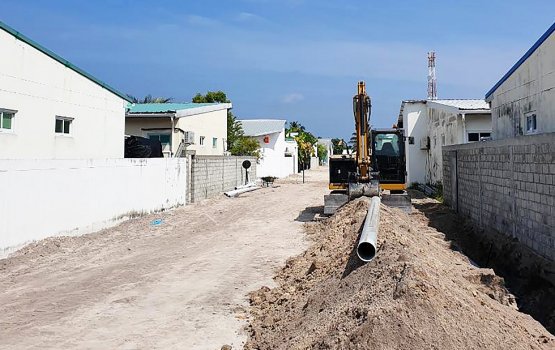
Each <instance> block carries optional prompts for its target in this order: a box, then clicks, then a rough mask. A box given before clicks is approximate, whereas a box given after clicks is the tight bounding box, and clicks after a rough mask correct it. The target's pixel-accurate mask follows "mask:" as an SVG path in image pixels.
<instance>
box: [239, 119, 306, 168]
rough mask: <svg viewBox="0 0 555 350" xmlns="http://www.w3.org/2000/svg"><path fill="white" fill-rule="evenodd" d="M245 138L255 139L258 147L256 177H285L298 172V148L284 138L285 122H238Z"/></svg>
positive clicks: (268, 120)
mask: <svg viewBox="0 0 555 350" xmlns="http://www.w3.org/2000/svg"><path fill="white" fill-rule="evenodd" d="M239 122H240V123H241V125H242V126H243V132H244V134H245V136H250V137H253V138H255V139H256V140H257V141H258V144H259V145H260V154H261V159H259V161H258V164H257V165H256V174H257V176H258V177H265V176H274V177H279V178H283V177H287V176H289V175H291V174H295V173H297V171H298V164H297V163H298V147H297V142H296V141H295V140H294V139H292V138H286V137H285V122H286V121H285V120H279V119H252V120H240V121H239Z"/></svg>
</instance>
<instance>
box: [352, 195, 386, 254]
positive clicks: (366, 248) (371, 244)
mask: <svg viewBox="0 0 555 350" xmlns="http://www.w3.org/2000/svg"><path fill="white" fill-rule="evenodd" d="M380 203H381V200H380V197H378V196H375V197H372V198H371V199H370V204H369V206H368V213H367V214H366V219H365V220H364V225H363V226H362V233H361V234H360V240H359V241H358V246H357V255H358V257H359V258H360V260H362V261H365V262H369V261H372V259H374V257H375V256H376V248H377V240H378V229H379V227H380Z"/></svg>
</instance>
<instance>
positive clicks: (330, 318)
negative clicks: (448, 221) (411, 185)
mask: <svg viewBox="0 0 555 350" xmlns="http://www.w3.org/2000/svg"><path fill="white" fill-rule="evenodd" d="M366 206H367V204H366V202H365V201H364V200H358V201H353V202H351V203H349V204H348V205H346V206H345V207H344V208H342V209H341V210H340V211H339V212H338V213H336V215H334V216H333V217H331V218H329V219H326V220H324V221H321V222H316V223H310V224H307V227H306V230H307V232H308V234H309V236H310V237H311V239H312V244H311V247H310V248H309V250H307V251H306V252H305V253H304V254H302V255H301V256H298V257H295V258H292V259H290V260H289V261H288V262H287V264H286V266H285V267H284V268H283V269H282V270H281V271H280V272H279V274H278V276H276V282H277V283H278V287H276V288H274V289H269V288H266V287H263V288H261V289H260V290H258V291H256V292H254V293H252V294H251V296H250V299H251V306H252V307H251V317H250V318H251V319H250V326H249V328H248V332H249V335H250V337H249V341H248V343H247V344H246V349H309V348H315V349H484V348H487V349H507V348H514V349H553V348H555V339H554V338H553V336H552V335H551V334H550V333H549V332H548V331H547V330H545V328H544V327H543V326H541V325H540V324H539V323H538V322H537V321H535V320H534V319H532V318H531V317H530V316H528V315H526V314H523V313H521V312H519V311H518V310H517V307H516V303H515V300H514V297H513V296H512V295H511V294H510V293H509V292H508V291H507V290H506V289H505V287H504V282H503V280H502V279H501V278H500V277H498V276H496V275H495V273H494V272H493V270H490V269H481V268H478V267H475V266H473V265H472V264H471V263H470V261H469V260H468V258H466V257H465V256H464V255H462V254H461V253H459V252H456V251H453V250H452V249H451V248H450V245H449V243H448V242H446V241H445V240H444V236H443V235H442V234H441V233H439V232H437V231H436V230H435V229H434V228H432V227H429V226H428V225H427V220H426V218H425V217H424V215H423V214H421V213H419V212H414V213H413V214H410V215H407V214H405V213H403V212H401V211H399V210H396V209H392V208H388V207H385V206H382V208H381V217H380V236H379V239H378V241H379V242H378V243H379V252H378V255H377V257H376V258H375V259H374V261H372V262H371V263H368V264H365V265H362V264H361V263H359V261H358V258H356V253H355V252H354V250H353V248H354V246H355V241H356V240H357V239H358V235H359V230H360V227H361V225H362V222H363V220H364V215H365V213H366Z"/></svg>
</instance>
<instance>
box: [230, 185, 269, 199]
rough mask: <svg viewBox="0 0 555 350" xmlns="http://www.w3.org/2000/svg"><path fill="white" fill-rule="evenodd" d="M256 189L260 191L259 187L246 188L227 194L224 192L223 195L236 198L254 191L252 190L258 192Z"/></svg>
mask: <svg viewBox="0 0 555 350" xmlns="http://www.w3.org/2000/svg"><path fill="white" fill-rule="evenodd" d="M258 189H260V187H258V186H255V187H247V188H241V189H238V190H233V191H229V192H224V194H225V195H226V196H228V197H237V196H238V195H240V194H241V193H245V192H250V191H254V190H258Z"/></svg>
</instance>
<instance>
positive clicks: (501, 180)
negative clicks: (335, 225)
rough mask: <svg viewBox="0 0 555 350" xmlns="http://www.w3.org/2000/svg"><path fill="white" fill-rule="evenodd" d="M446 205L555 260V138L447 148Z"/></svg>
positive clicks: (536, 137)
mask: <svg viewBox="0 0 555 350" xmlns="http://www.w3.org/2000/svg"><path fill="white" fill-rule="evenodd" d="M443 186H444V199H445V202H446V203H447V204H448V205H449V206H450V207H451V208H453V209H454V210H456V211H457V212H459V213H460V214H461V215H463V216H465V217H467V218H469V219H470V220H471V221H473V222H474V223H475V224H477V225H479V227H481V228H483V229H485V230H486V231H487V230H488V229H490V230H495V231H497V232H499V233H502V234H505V235H508V236H510V237H514V238H516V239H518V241H519V242H520V243H522V244H524V245H526V246H528V247H529V248H531V249H532V250H534V251H535V252H536V253H538V254H539V255H541V256H543V257H545V258H548V259H549V260H551V261H555V133H548V134H541V135H531V136H521V137H517V138H513V139H505V140H499V141H487V142H476V143H472V144H466V145H454V146H448V147H444V148H443Z"/></svg>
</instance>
